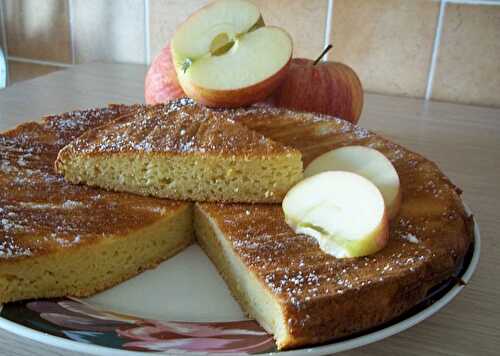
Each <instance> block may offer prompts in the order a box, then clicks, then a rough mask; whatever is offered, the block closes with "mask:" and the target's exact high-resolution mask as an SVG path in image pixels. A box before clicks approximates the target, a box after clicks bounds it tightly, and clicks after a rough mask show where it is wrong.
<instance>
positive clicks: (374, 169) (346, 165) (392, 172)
mask: <svg viewBox="0 0 500 356" xmlns="http://www.w3.org/2000/svg"><path fill="white" fill-rule="evenodd" d="M326 171H347V172H352V173H356V174H359V175H361V176H363V177H365V178H366V179H368V180H370V181H371V182H372V183H373V184H375V186H376V187H377V188H378V189H379V190H380V192H381V193H382V196H383V197H384V202H385V206H386V210H387V217H388V218H389V220H391V219H393V218H394V217H395V216H396V215H397V214H398V212H399V208H400V207H401V200H402V195H401V187H400V182H399V175H398V172H397V171H396V169H395V168H394V166H393V165H392V163H391V161H389V159H388V158H387V157H385V156H384V155H383V154H382V153H381V152H379V151H377V150H375V149H373V148H370V147H365V146H346V147H341V148H337V149H334V150H331V151H329V152H326V153H324V154H322V155H321V156H319V157H317V158H316V159H314V160H313V161H312V162H311V163H310V164H309V165H308V166H307V167H306V169H305V171H304V177H310V176H313V175H316V174H318V173H321V172H326Z"/></svg>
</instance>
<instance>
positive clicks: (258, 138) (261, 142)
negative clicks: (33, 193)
mask: <svg viewBox="0 0 500 356" xmlns="http://www.w3.org/2000/svg"><path fill="white" fill-rule="evenodd" d="M180 107H182V110H179V108H180ZM55 166H56V171H57V172H59V173H61V174H63V175H64V177H65V178H66V179H67V180H68V181H70V182H72V183H85V184H87V185H91V186H98V187H101V188H105V189H109V190H114V191H124V192H131V193H136V194H141V195H145V196H148V195H151V196H155V197H161V198H170V199H181V200H194V201H224V202H280V201H281V200H282V199H283V197H284V195H285V194H286V192H287V191H288V189H289V188H291V187H292V186H293V185H294V184H295V183H296V182H298V181H299V180H300V179H301V178H302V160H301V155H300V152H299V151H297V150H295V149H293V148H289V147H287V146H284V145H282V144H280V143H277V142H274V141H272V140H270V139H268V138H266V137H264V136H263V135H261V134H258V133H256V132H255V131H252V130H249V129H248V128H246V127H245V126H243V125H240V124H237V123H235V122H234V121H233V120H232V119H231V118H230V117H222V116H221V115H219V114H218V113H216V112H214V111H212V110H210V109H207V108H204V107H202V106H199V105H194V104H193V102H192V101H189V100H179V101H177V102H173V103H171V104H168V105H161V104H160V105H156V106H150V107H147V106H146V107H142V108H141V109H140V110H138V111H134V112H132V113H131V114H130V115H129V116H127V117H126V118H122V119H120V120H115V121H113V122H110V123H109V124H106V125H104V126H101V127H99V128H96V129H92V130H89V131H87V132H85V133H84V134H83V135H81V136H80V137H79V138H77V139H76V140H75V141H73V142H71V143H70V144H69V145H67V146H66V147H64V148H63V149H62V150H61V151H60V153H59V155H58V157H57V160H56V163H55Z"/></svg>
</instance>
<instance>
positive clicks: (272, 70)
mask: <svg viewBox="0 0 500 356" xmlns="http://www.w3.org/2000/svg"><path fill="white" fill-rule="evenodd" d="M171 51H172V55H173V61H174V66H175V70H176V73H177V77H178V80H179V83H180V85H181V87H182V89H183V90H184V92H185V93H186V94H187V95H188V96H189V97H191V98H193V99H195V100H196V101H198V102H200V103H202V104H205V105H207V106H218V107H237V106H244V105H248V104H251V103H254V102H257V101H260V100H262V99H264V98H265V97H267V96H268V95H269V94H271V92H272V91H273V90H274V89H276V88H277V87H278V85H279V84H281V82H282V81H283V80H284V78H285V75H286V71H287V69H288V65H289V63H290V60H291V58H292V39H291V37H290V35H288V33H287V32H286V31H284V30H283V29H281V28H278V27H272V26H269V27H265V26H264V21H263V20H262V16H261V14H260V11H259V9H258V8H257V7H256V6H255V5H254V4H252V3H250V2H247V1H242V0H219V1H215V2H213V3H210V4H209V5H207V6H205V7H203V8H201V9H200V10H199V11H197V12H196V13H194V14H193V15H192V16H191V17H189V18H188V19H187V20H186V22H184V23H183V24H182V25H181V26H180V27H179V28H178V29H177V31H176V32H175V34H174V36H173V39H172V41H171Z"/></svg>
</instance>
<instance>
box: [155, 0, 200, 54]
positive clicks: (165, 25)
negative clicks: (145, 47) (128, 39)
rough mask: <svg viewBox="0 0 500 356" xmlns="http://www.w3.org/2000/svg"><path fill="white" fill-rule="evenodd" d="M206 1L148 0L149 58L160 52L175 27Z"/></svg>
mask: <svg viewBox="0 0 500 356" xmlns="http://www.w3.org/2000/svg"><path fill="white" fill-rule="evenodd" d="M206 3H207V1H206V0H189V1H186V0H169V1H164V0H150V1H149V38H150V48H151V60H153V59H154V58H155V56H156V55H157V54H158V53H160V50H161V49H162V48H163V47H165V45H166V43H167V42H168V41H170V38H171V37H172V35H173V34H174V32H175V29H176V27H177V26H178V25H179V24H180V23H181V22H183V21H184V20H185V19H186V18H187V17H188V16H189V15H191V14H192V13H193V12H194V11H195V10H196V9H198V8H200V7H202V6H203V5H205V4H206Z"/></svg>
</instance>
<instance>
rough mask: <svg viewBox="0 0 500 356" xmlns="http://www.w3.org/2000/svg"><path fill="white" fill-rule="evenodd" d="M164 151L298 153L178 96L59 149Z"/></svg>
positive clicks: (254, 153) (101, 128)
mask: <svg viewBox="0 0 500 356" xmlns="http://www.w3.org/2000/svg"><path fill="white" fill-rule="evenodd" d="M141 151H142V152H155V153H162V154H184V153H200V154H212V153H215V154H230V155H268V154H276V153H278V154H279V153H287V152H296V151H295V150H294V149H291V148H288V147H285V146H284V145H282V144H280V143H277V142H274V141H272V140H270V139H268V138H266V137H265V136H263V135H262V134H259V133H257V132H255V131H252V130H249V129H248V128H246V127H245V126H243V125H240V124H238V123H236V122H235V121H234V120H232V119H231V117H230V115H227V114H225V115H223V114H222V113H220V112H217V111H214V110H211V109H208V108H205V107H203V106H201V105H198V104H195V103H194V102H193V101H192V100H189V99H179V100H176V101H173V102H171V103H169V104H159V105H155V106H143V107H140V108H139V110H137V111H135V112H133V113H131V114H130V115H127V116H125V117H123V118H121V119H119V120H115V121H113V122H110V123H109V124H107V125H104V126H101V127H99V129H94V130H90V131H87V132H86V133H85V134H83V135H82V136H80V137H79V138H78V139H77V140H75V141H74V142H72V143H71V144H70V145H68V146H67V147H65V149H64V150H62V151H61V157H64V156H65V155H66V154H69V153H71V152H75V153H87V154H104V153H117V152H122V153H124V152H141Z"/></svg>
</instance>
